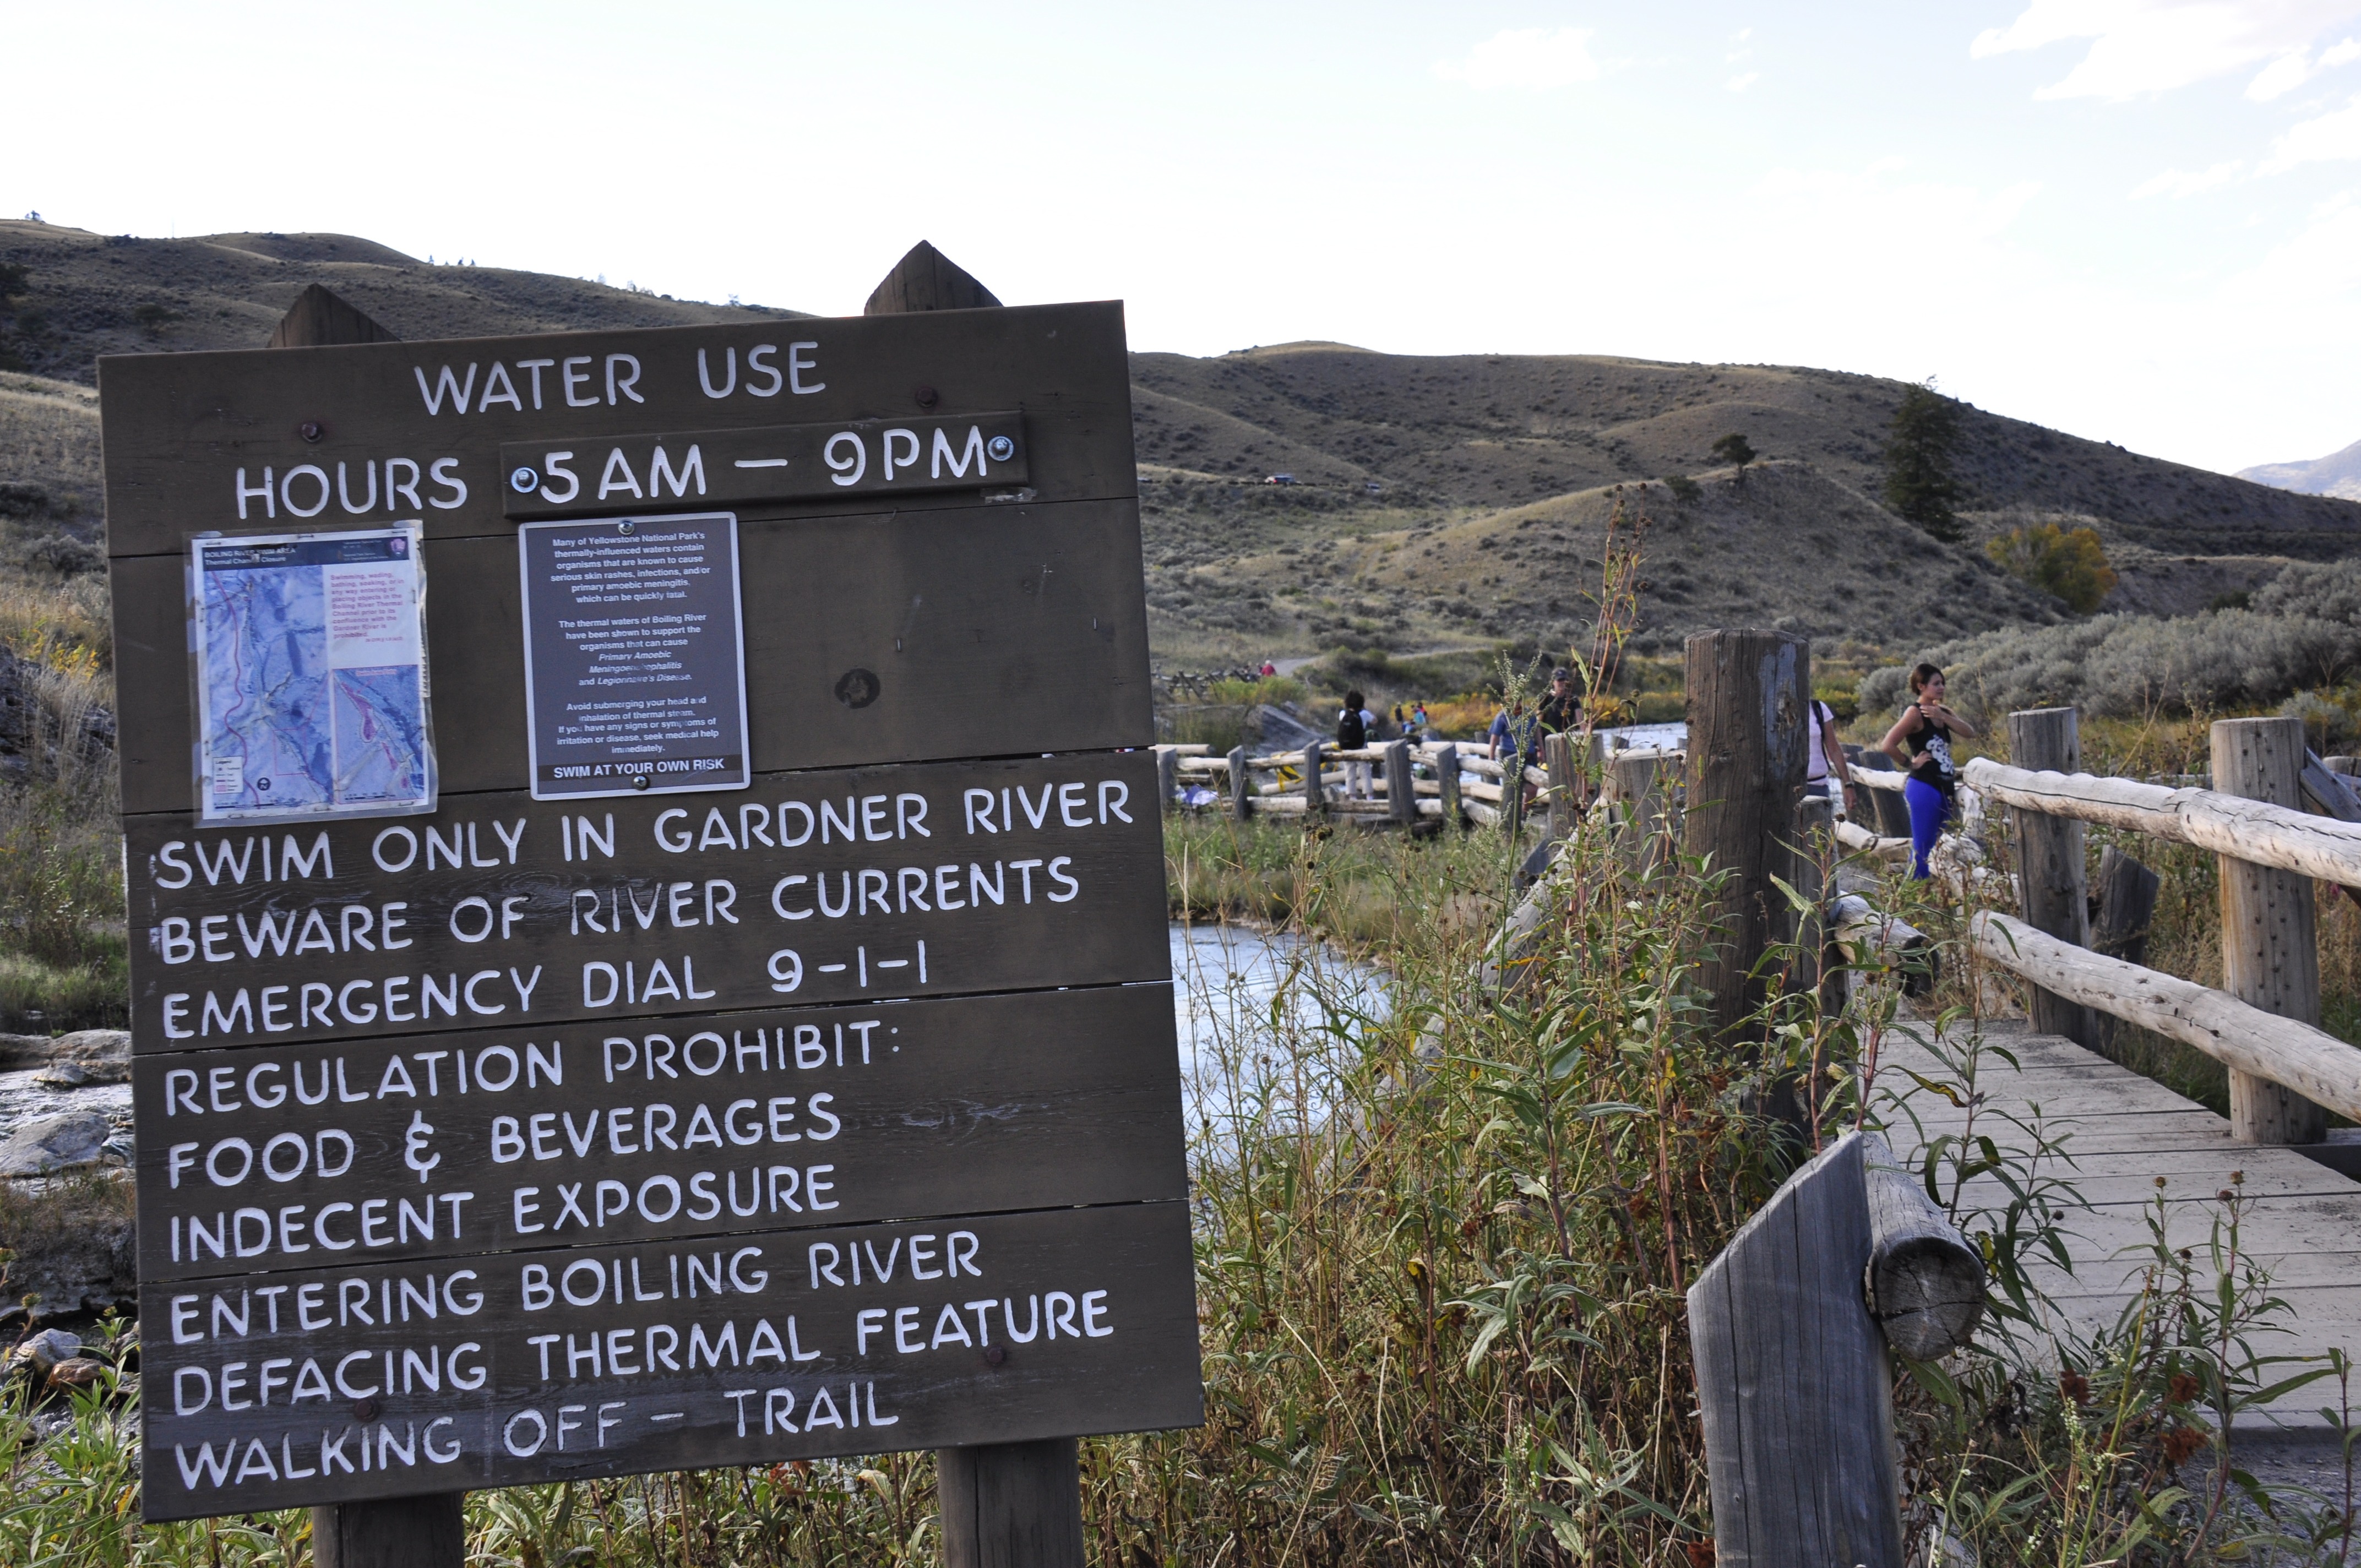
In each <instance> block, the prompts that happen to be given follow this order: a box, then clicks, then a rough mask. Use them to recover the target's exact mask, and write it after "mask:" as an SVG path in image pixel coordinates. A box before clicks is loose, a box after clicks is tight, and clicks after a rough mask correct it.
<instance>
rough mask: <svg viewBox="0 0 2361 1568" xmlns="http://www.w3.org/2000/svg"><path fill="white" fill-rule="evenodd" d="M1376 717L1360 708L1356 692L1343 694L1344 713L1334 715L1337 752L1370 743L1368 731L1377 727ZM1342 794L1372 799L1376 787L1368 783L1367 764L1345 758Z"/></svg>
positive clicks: (1374, 797)
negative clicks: (1343, 789)
mask: <svg viewBox="0 0 2361 1568" xmlns="http://www.w3.org/2000/svg"><path fill="white" fill-rule="evenodd" d="M1377 722H1378V716H1377V715H1376V714H1374V713H1371V712H1370V711H1369V710H1368V709H1367V708H1366V707H1362V706H1361V694H1360V693H1359V692H1346V693H1345V707H1344V710H1343V711H1342V712H1340V713H1338V714H1337V715H1336V749H1337V750H1338V751H1359V750H1361V749H1362V748H1363V747H1365V746H1367V744H1368V743H1369V731H1370V730H1371V729H1374V728H1376V726H1377ZM1377 793H1378V792H1377V788H1376V786H1375V785H1374V784H1371V783H1370V781H1369V764H1368V763H1367V762H1361V761H1355V760H1352V759H1349V758H1348V759H1346V761H1345V795H1347V796H1350V797H1353V798H1356V799H1360V800H1375V799H1376V798H1377Z"/></svg>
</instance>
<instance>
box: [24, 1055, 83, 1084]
mask: <svg viewBox="0 0 2361 1568" xmlns="http://www.w3.org/2000/svg"><path fill="white" fill-rule="evenodd" d="M33 1081H34V1082H35V1083H38V1084H39V1085H40V1086H41V1087H42V1088H43V1089H80V1088H81V1087H82V1085H83V1084H85V1083H88V1082H89V1081H90V1074H88V1073H86V1072H84V1071H83V1070H82V1064H81V1063H80V1062H70V1061H61V1062H59V1063H57V1064H56V1065H54V1066H53V1067H51V1068H50V1069H49V1070H48V1071H47V1072H44V1073H42V1074H40V1075H39V1076H38V1077H37V1078H35V1079H34V1080H33Z"/></svg>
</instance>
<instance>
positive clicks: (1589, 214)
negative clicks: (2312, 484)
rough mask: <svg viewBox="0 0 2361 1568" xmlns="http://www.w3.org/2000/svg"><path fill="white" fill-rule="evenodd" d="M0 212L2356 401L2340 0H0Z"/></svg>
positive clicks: (161, 231)
mask: <svg viewBox="0 0 2361 1568" xmlns="http://www.w3.org/2000/svg"><path fill="white" fill-rule="evenodd" d="M0 38H6V39H7V40H8V43H7V53H8V58H9V62H10V72H9V73H10V77H11V80H12V81H14V82H16V83H17V84H18V86H19V89H20V90H22V89H25V88H26V87H27V86H28V85H29V84H31V83H35V82H38V83H39V92H38V103H39V104H40V108H39V109H38V112H30V111H29V110H28V108H27V104H26V103H25V102H24V101H23V100H21V99H20V100H19V104H18V112H17V113H16V114H14V115H11V116H10V121H9V125H8V127H7V130H6V133H5V141H0V211H5V212H6V213H8V214H11V215H14V214H19V213H24V212H28V211H38V212H39V213H41V214H42V215H43V216H44V217H45V218H47V219H48V220H49V221H50V222H53V223H62V224H68V225H74V226H77V227H82V228H87V229H92V230H97V231H102V232H106V233H132V234H142V235H166V234H181V235H191V234H204V233H214V232H219V231H225V230H239V229H274V230H280V231H291V230H304V229H310V230H340V231H344V232H346V233H351V234H358V235H365V236H369V237H371V238H374V239H377V240H379V241H382V242H384V243H386V244H389V245H392V246H394V247H398V248H400V249H402V250H405V251H409V252H412V253H414V254H416V255H419V256H425V255H428V254H432V255H434V256H435V257H437V258H443V259H449V258H454V257H467V258H475V259H477V260H478V261H480V262H481V263H482V264H484V265H486V266H504V267H522V268H533V269H541V270H546V271H555V272H566V273H573V274H577V275H581V276H595V275H598V274H601V273H603V274H604V275H605V276H606V277H607V278H608V279H609V280H611V281H616V282H621V281H623V280H636V281H638V282H639V283H641V284H642V285H644V286H647V287H650V288H653V289H656V290H658V291H662V292H665V293H670V294H675V295H679V296H683V297H695V298H707V299H715V300H719V299H724V298H727V297H728V296H730V295H731V294H733V293H734V294H737V295H740V296H741V297H742V298H744V299H747V300H750V301H759V302H763V303H766V304H777V305H790V306H794V307H796V308H798V309H802V310H809V311H818V312H823V313H848V312H852V311H857V310H858V309H860V307H861V303H862V300H863V299H864V298H865V297H866V295H867V293H868V291H869V289H870V288H871V286H872V285H873V284H874V283H875V281H876V280H877V279H878V278H879V277H880V276H882V275H883V274H884V270H885V269H886V268H887V267H888V266H890V265H891V264H892V262H893V261H894V260H895V258H896V257H898V256H899V255H900V254H901V252H902V251H903V250H904V249H906V247H908V246H909V245H910V244H911V242H913V241H914V240H917V239H919V238H921V237H924V238H927V239H930V240H932V241H934V242H935V244H937V245H938V246H939V247H942V248H943V249H944V250H945V251H946V252H947V253H948V254H949V255H950V256H951V257H952V258H954V259H956V260H957V261H959V262H960V263H961V265H963V266H965V267H966V268H967V269H969V270H971V271H972V272H974V273H975V274H976V275H977V276H978V277H980V278H982V279H983V280H984V282H985V283H986V284H987V285H988V286H990V287H991V288H992V289H993V290H994V291H996V292H997V293H998V294H999V295H1000V296H1001V298H1002V299H1004V300H1005V301H1008V302H1011V303H1022V302H1037V301H1049V300H1063V299H1086V298H1087V299H1095V298H1106V297H1119V298H1121V299H1123V300H1125V301H1126V302H1128V306H1129V320H1130V323H1131V334H1132V343H1133V345H1134V346H1135V347H1139V348H1155V349H1172V350H1178V351H1180V352H1183V353H1189V354H1215V353H1220V352H1222V351H1224V350H1226V349H1231V348H1237V347H1243V346H1246V345H1251V344H1257V343H1279V342H1285V341H1288V340H1290V339H1296V338H1332V339H1338V340H1342V341H1345V342H1349V343H1356V344H1361V345H1366V346H1368V347H1372V348H1378V349H1385V350H1389V351H1392V352H1398V353H1410V354H1445V353H1462V352H1492V353H1500V352H1508V353H1560V352H1587V353H1612V354H1627V355H1635V356H1645V357H1650V358H1662V359H1678V360H1687V359H1698V360H1731V361H1745V362H1772V363H1782V364H1799V365H1816V366H1828V367H1837V368H1841V369H1848V370H1862V371H1870V372H1874V373H1877V374H1881V375H1890V376H1901V377H1909V378H1920V377H1925V376H1928V375H1934V376H1938V377H1939V378H1940V382H1941V385H1942V386H1943V388H1944V389H1945V390H1947V391H1949V392H1952V393H1954V394H1956V395H1958V396H1960V397H1964V398H1967V399H1969V400H1971V401H1973V402H1976V403H1978V404H1981V405H1982V406H1983V407H1986V408H1991V409H1995V410H1998V411H2003V412H2005V413H2010V414H2015V415H2018V416H2021V417H2024V418H2027V419H2034V420H2038V421H2040V422H2044V423H2048V424H2053V425H2057V426H2060V427H2062V428H2064V429H2067V430H2070V431H2072V432H2074V433H2078V434H2081V435H2086V436H2091V437H2094V438H2098V439H2103V440H2112V441H2118V442H2121V443H2123V444H2125V445H2126V446H2130V447H2133V448H2135V449H2136V450H2140V451H2145V452H2149V453H2154V454H2157V455H2162V456H2168V457H2172V458H2176V459H2179V460H2181V461H2184V462H2190V463H2196V464H2201V465H2203V466H2209V467H2216V468H2224V469H2228V468H2236V467H2240V466H2246V465H2248V464H2253V463H2258V462H2267V461H2277V460H2284V459H2291V458H2299V457H2311V456H2317V455H2322V454H2324V453H2326V452H2329V451H2331V450H2333V449H2334V448H2337V447H2341V446H2343V445H2345V444H2347V443H2349V442H2352V441H2354V440H2355V439H2356V438H2361V396H2356V384H2361V383H2357V382H2356V366H2361V202H2356V193H2361V0H2211V3H2206V4H2180V3H2174V0H1906V3H1903V4H1896V3H1894V0H1873V3H1872V0H1864V3H1860V4H1836V3H1822V4H1814V5H1796V4H1789V5H1778V6H1765V5H1747V4H1723V3H1719V0H1695V3H1687V4H1670V5H1653V6H1647V7H1642V6H1636V5H1628V4H1627V5H1612V6H1610V5H1602V4H1540V3H1535V4H1499V5H1492V4H1477V3H1463V4H1458V5H1406V4H1405V5H1389V4H1378V3H1371V0H1360V3H1357V4H1354V5H1315V4H1291V3H1289V0H1263V3H1260V4H1254V5H1187V4H1163V5H1152V6H1151V5H1120V4H1112V5H1111V4H1107V3H1106V0H1098V3H1096V4H1089V5H1050V4H1039V5H995V4H975V3H971V4H965V5H956V6H951V5H942V6H936V5H923V4H918V5H895V6H887V5H851V4H845V3H843V0H836V3H834V4H829V5H802V4H786V3H780V4H771V5H752V4H722V3H713V4H697V3H695V0H667V3H665V4H662V5H655V4H642V5H628V4H600V3H596V0H568V3H567V4H565V5H556V4H534V3H522V0H519V3H502V4H497V5H494V4H486V3H484V0H473V3H470V4H466V5H433V4H408V5H401V6H390V5H380V6H370V7H358V6H340V5H333V4H319V3H317V0H313V3H312V4H306V5H240V4H231V3H214V4H206V5H189V4H186V3H185V0H175V3H173V4H170V5H120V4H106V3H104V0H77V3H75V4H72V5H60V4H57V3H56V0H0Z"/></svg>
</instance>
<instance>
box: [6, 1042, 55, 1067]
mask: <svg viewBox="0 0 2361 1568" xmlns="http://www.w3.org/2000/svg"><path fill="white" fill-rule="evenodd" d="M54 1043H55V1042H54V1041H52V1040H51V1039H50V1038H49V1036H47V1035H0V1072H20V1071H22V1070H23V1069H26V1068H28V1067H47V1066H49V1060H50V1058H49V1047H50V1046H51V1045H52V1044H54Z"/></svg>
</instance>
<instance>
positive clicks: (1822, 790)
mask: <svg viewBox="0 0 2361 1568" xmlns="http://www.w3.org/2000/svg"><path fill="white" fill-rule="evenodd" d="M1806 711H1807V712H1808V713H1809V715H1810V723H1811V748H1810V751H1809V752H1808V753H1807V755H1806V757H1805V759H1804V793H1805V794H1806V795H1818V796H1820V797H1821V798H1822V799H1829V798H1833V799H1835V800H1837V801H1838V802H1839V804H1840V805H1842V806H1844V808H1845V813H1846V815H1847V816H1852V815H1854V814H1856V813H1857V812H1858V811H1859V809H1860V807H1859V806H1858V804H1857V802H1858V800H1859V798H1860V796H1859V794H1858V791H1859V788H1860V786H1859V785H1857V784H1854V783H1853V782H1852V772H1851V770H1850V768H1848V767H1847V766H1846V765H1845V754H1844V744H1843V742H1842V741H1840V740H1838V739H1837V710H1836V709H1835V708H1833V707H1829V706H1828V704H1827V703H1824V702H1822V701H1820V700H1819V699H1818V698H1817V697H1816V698H1814V699H1813V700H1812V702H1811V704H1810V706H1809V707H1808V709H1807V710H1806ZM1831 779H1833V780H1835V781H1836V783H1837V784H1839V786H1841V791H1842V793H1840V794H1839V793H1838V792H1836V791H1832V790H1831V789H1830V788H1829V787H1828V782H1829V781H1830V780H1831Z"/></svg>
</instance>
